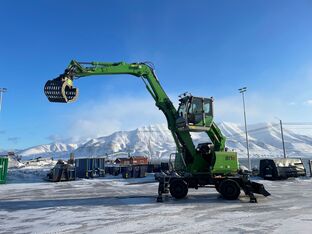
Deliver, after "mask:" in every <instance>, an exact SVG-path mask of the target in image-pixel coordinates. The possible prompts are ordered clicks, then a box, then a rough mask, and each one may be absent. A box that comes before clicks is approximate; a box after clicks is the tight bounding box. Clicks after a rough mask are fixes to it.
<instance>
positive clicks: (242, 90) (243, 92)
mask: <svg viewBox="0 0 312 234" xmlns="http://www.w3.org/2000/svg"><path fill="white" fill-rule="evenodd" d="M238 91H239V92H240V93H241V94H242V98H243V108H244V122H245V134H246V148H247V157H248V167H249V168H248V169H249V170H251V162H250V155H249V142H248V130H247V120H246V107H245V92H246V91H247V87H243V88H240V89H238Z"/></svg>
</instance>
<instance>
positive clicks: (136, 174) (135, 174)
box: [132, 166, 140, 178]
mask: <svg viewBox="0 0 312 234" xmlns="http://www.w3.org/2000/svg"><path fill="white" fill-rule="evenodd" d="M132 170H133V178H139V177H140V166H132Z"/></svg>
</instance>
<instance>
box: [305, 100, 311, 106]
mask: <svg viewBox="0 0 312 234" xmlns="http://www.w3.org/2000/svg"><path fill="white" fill-rule="evenodd" d="M304 104H306V105H309V106H312V99H309V100H306V101H305V102H304Z"/></svg>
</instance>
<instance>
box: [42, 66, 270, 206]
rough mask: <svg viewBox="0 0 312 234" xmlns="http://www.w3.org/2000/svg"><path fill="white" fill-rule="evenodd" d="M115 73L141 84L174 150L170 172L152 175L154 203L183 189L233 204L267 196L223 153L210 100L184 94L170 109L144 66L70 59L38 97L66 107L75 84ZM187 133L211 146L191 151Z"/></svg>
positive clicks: (233, 155)
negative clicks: (203, 190)
mask: <svg viewBox="0 0 312 234" xmlns="http://www.w3.org/2000/svg"><path fill="white" fill-rule="evenodd" d="M120 74H128V75H133V76H136V77H139V78H141V79H142V80H143V82H144V83H145V86H146V88H147V90H148V91H149V93H150V94H151V96H152V97H153V99H154V100H155V103H156V106H157V107H158V108H159V109H160V110H161V111H162V112H163V113H164V115H165V117H166V119H167V123H168V128H169V130H170V131H171V133H172V136H173V139H174V141H175V144H176V147H177V151H176V152H175V153H173V154H172V155H173V156H174V158H175V159H174V163H172V162H171V160H170V164H171V169H170V170H169V171H167V172H162V173H158V174H156V175H155V178H156V180H157V181H159V188H158V198H157V200H158V201H162V195H163V194H164V193H169V192H170V194H171V195H172V196H173V197H175V198H177V199H180V198H184V197H185V196H186V195H187V193H188V189H189V188H195V189H198V188H199V187H205V186H213V187H215V188H216V190H217V191H218V192H219V193H220V194H221V195H222V197H223V198H225V199H229V200H233V199H237V198H238V197H239V195H240V191H241V190H243V191H244V192H245V194H246V195H248V196H249V197H250V201H251V202H256V201H257V200H256V198H255V196H254V193H258V194H263V195H264V196H269V195H270V194H269V193H268V192H267V191H266V190H265V189H264V186H263V185H262V184H259V183H255V182H252V181H250V179H249V173H245V172H243V171H241V170H240V169H239V164H238V159H237V153H236V152H228V151H227V150H226V148H225V141H226V138H225V137H224V136H223V134H222V133H221V131H220V129H219V128H218V126H217V125H216V124H215V123H214V121H213V98H204V97H195V96H192V95H191V94H189V93H184V94H182V95H181V96H180V99H179V101H180V104H179V107H178V109H176V108H175V107H174V105H173V104H172V102H171V100H170V99H169V97H168V96H167V94H166V93H165V91H164V90H163V88H162V86H161V85H160V82H159V80H158V79H157V76H156V74H155V71H154V69H153V68H152V66H151V65H150V64H148V63H130V64H129V63H124V62H118V63H103V62H77V61H74V60H73V61H71V62H70V64H69V65H68V67H67V69H66V70H65V71H64V73H63V74H61V75H59V76H58V77H57V78H55V79H53V80H49V81H47V83H46V85H45V87H44V92H45V94H46V96H47V97H48V99H49V101H50V102H63V103H69V102H73V101H75V100H76V99H77V96H78V88H75V87H74V86H73V81H74V80H75V79H77V78H80V77H86V76H94V75H120ZM191 132H205V133H206V134H207V135H208V136H209V138H210V140H211V142H207V143H200V144H198V145H197V146H195V144H194V142H193V140H192V137H191ZM172 155H171V156H172ZM171 156H170V158H171Z"/></svg>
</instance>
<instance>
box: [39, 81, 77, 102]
mask: <svg viewBox="0 0 312 234" xmlns="http://www.w3.org/2000/svg"><path fill="white" fill-rule="evenodd" d="M78 93H79V92H78V88H75V87H73V80H72V79H71V78H69V77H67V76H64V75H61V76H59V77H57V78H56V79H53V80H48V81H47V83H46V84H45V86H44V94H45V95H46V96H47V98H48V100H49V101H50V102H61V103H70V102H74V101H76V99H77V97H78Z"/></svg>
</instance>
